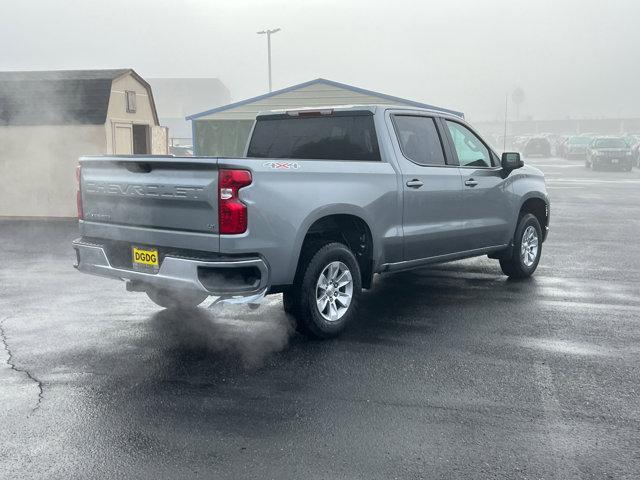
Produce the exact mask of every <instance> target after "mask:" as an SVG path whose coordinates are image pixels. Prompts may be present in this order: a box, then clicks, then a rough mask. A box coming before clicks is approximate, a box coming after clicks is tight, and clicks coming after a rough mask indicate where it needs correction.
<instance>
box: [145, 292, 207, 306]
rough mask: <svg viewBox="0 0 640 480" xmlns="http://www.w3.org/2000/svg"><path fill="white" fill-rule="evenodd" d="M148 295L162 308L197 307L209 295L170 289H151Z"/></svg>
mask: <svg viewBox="0 0 640 480" xmlns="http://www.w3.org/2000/svg"><path fill="white" fill-rule="evenodd" d="M146 293H147V296H148V297H149V298H150V299H151V301H152V302H153V303H155V304H156V305H158V306H160V307H162V308H195V307H197V306H198V305H200V304H201V303H202V302H204V301H205V300H206V298H207V297H208V296H209V295H207V294H206V293H201V292H190V291H179V292H174V291H169V290H158V289H155V288H154V289H149V290H147V292H146Z"/></svg>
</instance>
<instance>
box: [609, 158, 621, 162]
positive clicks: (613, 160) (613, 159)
mask: <svg viewBox="0 0 640 480" xmlns="http://www.w3.org/2000/svg"><path fill="white" fill-rule="evenodd" d="M619 161H620V160H618V159H617V158H612V159H611V163H618V162H619Z"/></svg>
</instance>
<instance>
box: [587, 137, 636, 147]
mask: <svg viewBox="0 0 640 480" xmlns="http://www.w3.org/2000/svg"><path fill="white" fill-rule="evenodd" d="M593 146H594V147H596V148H627V147H628V145H627V142H625V141H624V139H623V138H599V139H597V140H596V141H595V143H594V145H593Z"/></svg>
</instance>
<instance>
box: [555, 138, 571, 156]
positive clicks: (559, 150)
mask: <svg viewBox="0 0 640 480" xmlns="http://www.w3.org/2000/svg"><path fill="white" fill-rule="evenodd" d="M568 140H569V137H567V136H562V137H560V138H559V139H558V143H557V144H556V156H558V157H561V158H564V157H565V156H566V155H567V141H568Z"/></svg>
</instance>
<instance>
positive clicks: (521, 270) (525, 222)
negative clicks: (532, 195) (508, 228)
mask: <svg viewBox="0 0 640 480" xmlns="http://www.w3.org/2000/svg"><path fill="white" fill-rule="evenodd" d="M528 227H533V228H535V230H536V234H537V236H538V250H537V256H536V258H535V261H534V262H533V263H532V264H531V265H526V264H525V263H524V260H523V258H522V255H521V247H522V241H523V235H524V233H525V231H526V230H527V228H528ZM541 255H542V228H540V222H538V219H537V218H536V217H535V216H534V215H532V214H530V213H527V214H525V215H523V216H522V217H520V220H519V221H518V227H517V228H516V233H515V235H514V239H513V249H512V252H511V257H510V258H505V259H501V260H500V268H502V272H503V273H504V274H505V275H507V276H508V277H509V278H527V277H530V276H531V275H532V274H533V272H535V271H536V268H538V263H539V262H540V256H541Z"/></svg>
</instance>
